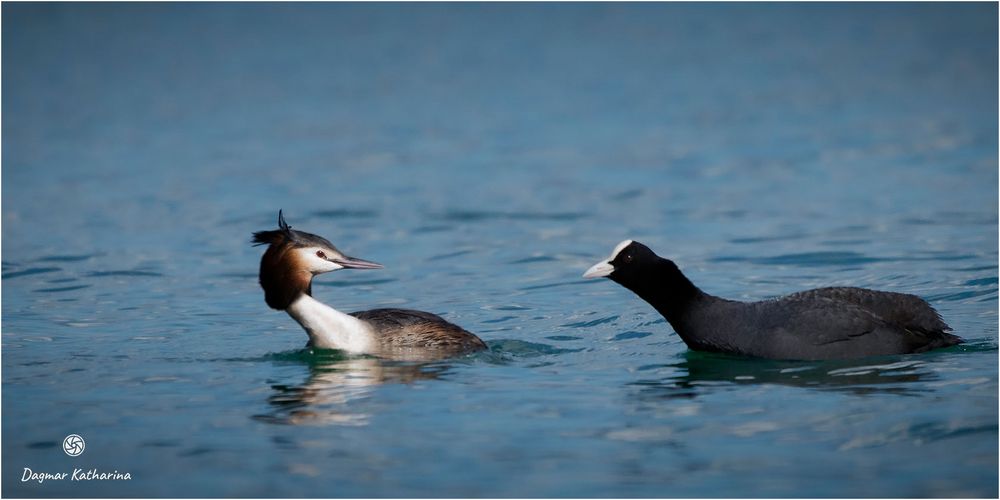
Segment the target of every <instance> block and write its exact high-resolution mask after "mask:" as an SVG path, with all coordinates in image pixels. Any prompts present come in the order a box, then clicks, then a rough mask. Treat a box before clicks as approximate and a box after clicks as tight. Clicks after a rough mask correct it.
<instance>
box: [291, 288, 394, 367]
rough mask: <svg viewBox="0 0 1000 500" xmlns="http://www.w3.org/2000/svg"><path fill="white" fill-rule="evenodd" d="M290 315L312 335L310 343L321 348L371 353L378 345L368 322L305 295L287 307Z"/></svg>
mask: <svg viewBox="0 0 1000 500" xmlns="http://www.w3.org/2000/svg"><path fill="white" fill-rule="evenodd" d="M288 314H289V315H290V316H291V317H292V318H295V321H298V322H299V324H300V325H302V328H304V329H305V331H306V333H307V334H309V344H310V345H312V346H313V347H317V348H320V349H340V350H343V351H347V352H350V353H355V354H357V353H365V352H372V351H374V350H376V348H377V347H378V343H377V342H376V341H375V332H374V330H373V329H372V327H371V326H370V325H369V324H368V323H367V322H365V321H362V320H360V319H358V318H355V317H354V316H351V315H350V314H345V313H342V312H340V311H338V310H336V309H334V308H332V307H330V306H328V305H326V304H323V303H322V302H320V301H318V300H316V299H314V298H312V297H310V296H309V295H306V294H302V295H300V296H299V298H298V299H296V300H295V301H294V302H292V303H291V305H289V306H288Z"/></svg>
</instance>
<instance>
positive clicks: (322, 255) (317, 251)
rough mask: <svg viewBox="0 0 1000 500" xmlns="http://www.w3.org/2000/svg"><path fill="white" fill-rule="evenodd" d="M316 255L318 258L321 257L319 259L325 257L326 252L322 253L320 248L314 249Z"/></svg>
mask: <svg viewBox="0 0 1000 500" xmlns="http://www.w3.org/2000/svg"><path fill="white" fill-rule="evenodd" d="M316 256H317V257H319V258H321V259H325V258H326V254H325V253H323V251H322V250H316Z"/></svg>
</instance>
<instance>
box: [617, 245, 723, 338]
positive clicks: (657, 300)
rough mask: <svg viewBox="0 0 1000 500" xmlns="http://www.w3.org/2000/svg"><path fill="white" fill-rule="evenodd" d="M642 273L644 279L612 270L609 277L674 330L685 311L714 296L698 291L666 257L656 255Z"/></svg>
mask: <svg viewBox="0 0 1000 500" xmlns="http://www.w3.org/2000/svg"><path fill="white" fill-rule="evenodd" d="M642 274H643V275H645V278H644V279H630V276H628V273H622V275H618V273H612V275H611V276H609V278H611V280H613V281H615V282H616V283H618V284H620V285H622V286H624V287H625V288H628V289H629V290H631V291H632V292H633V293H635V294H636V295H638V296H639V298H641V299H642V300H645V301H646V302H648V303H649V305H651V306H653V308H654V309H656V311H657V312H658V313H660V314H661V315H663V317H664V318H666V320H667V321H668V322H670V325H671V326H673V327H674V330H677V332H678V333H681V330H682V329H683V328H682V325H683V324H684V321H685V317H686V315H687V313H688V311H691V310H693V309H695V308H696V307H697V306H698V304H700V303H702V302H705V301H707V300H711V299H715V298H716V297H712V296H711V295H708V294H707V293H705V292H703V291H701V289H699V288H698V287H697V286H695V285H694V283H692V282H691V280H689V279H688V277H687V276H684V273H682V272H681V270H680V268H678V267H677V264H675V263H674V262H673V261H671V260H669V259H664V258H662V257H656V260H655V261H652V262H651V263H650V265H649V267H648V269H644V270H643V271H642Z"/></svg>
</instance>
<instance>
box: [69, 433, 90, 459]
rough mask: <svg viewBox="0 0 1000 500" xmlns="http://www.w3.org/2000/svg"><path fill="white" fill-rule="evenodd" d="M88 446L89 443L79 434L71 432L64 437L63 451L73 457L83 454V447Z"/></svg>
mask: <svg viewBox="0 0 1000 500" xmlns="http://www.w3.org/2000/svg"><path fill="white" fill-rule="evenodd" d="M86 447H87V443H85V442H83V438H82V437H80V435H79V434H70V435H69V436H66V439H63V451H65V452H66V454H67V455H69V456H71V457H78V456H80V455H82V454H83V449H84V448H86Z"/></svg>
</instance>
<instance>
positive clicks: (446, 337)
mask: <svg viewBox="0 0 1000 500" xmlns="http://www.w3.org/2000/svg"><path fill="white" fill-rule="evenodd" d="M253 243H254V244H255V245H268V248H267V251H265V252H264V255H263V256H262V257H261V260H260V286H261V287H262V288H263V289H264V300H265V301H266V302H267V305H269V306H270V307H272V308H274V309H278V310H282V311H286V312H287V313H288V314H289V315H290V316H291V317H292V318H294V319H295V321H297V322H298V323H299V325H301V326H302V328H303V329H304V330H305V331H306V333H307V334H308V335H309V345H311V346H313V347H316V348H325V349H340V350H344V351H347V352H350V353H358V354H360V353H364V354H374V355H381V356H386V357H392V358H396V359H404V358H405V359H419V360H426V359H437V358H443V357H449V356H455V355H458V354H464V353H468V352H473V351H478V350H482V349H485V348H486V344H485V343H484V342H483V341H482V340H480V339H479V337H476V336H475V335H473V334H471V333H469V332H467V331H465V330H464V329H463V328H461V327H459V326H457V325H454V324H452V323H449V322H447V321H445V320H444V319H443V318H441V317H440V316H437V315H434V314H431V313H427V312H422V311H412V310H407V309H372V310H370V311H359V312H354V313H350V314H345V313H342V312H340V311H338V310H336V309H334V308H332V307H330V306H327V305H326V304H323V303H322V302H319V301H318V300H316V299H314V298H313V297H312V280H313V277H314V276H317V275H320V274H323V273H328V272H331V271H337V270H340V269H381V268H382V265H381V264H378V263H375V262H371V261H367V260H363V259H358V258H355V257H349V256H347V255H344V254H343V253H342V252H341V251H340V250H338V249H337V247H335V246H334V245H333V243H330V242H329V241H327V240H326V239H325V238H323V237H321V236H317V235H315V234H311V233H306V232H304V231H296V230H294V229H292V227H291V226H289V225H288V224H287V223H286V222H285V217H284V214H283V213H282V212H281V211H278V229H277V230H272V231H258V232H256V233H254V234H253Z"/></svg>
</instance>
